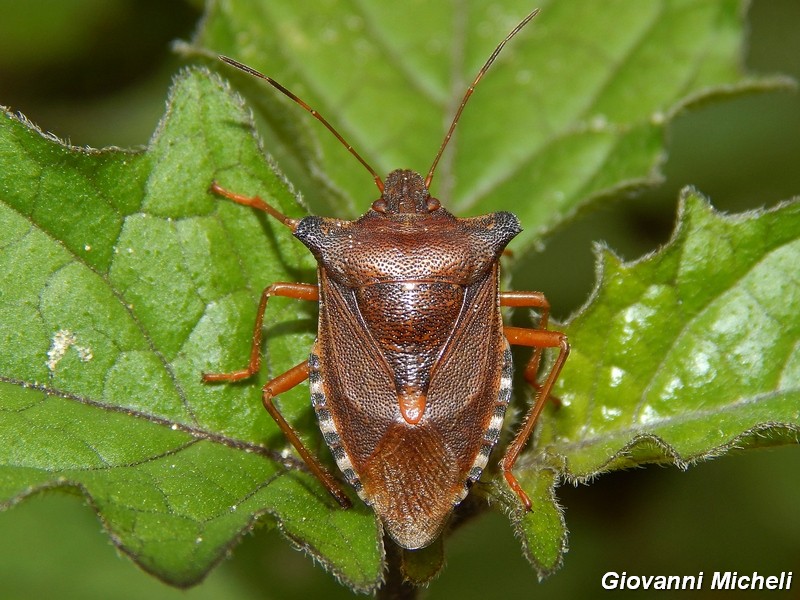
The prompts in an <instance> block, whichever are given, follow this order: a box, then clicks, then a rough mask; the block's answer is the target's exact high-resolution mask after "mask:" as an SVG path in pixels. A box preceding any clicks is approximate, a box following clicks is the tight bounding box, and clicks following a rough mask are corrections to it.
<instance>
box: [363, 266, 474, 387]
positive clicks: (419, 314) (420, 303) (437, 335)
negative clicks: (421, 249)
mask: <svg viewBox="0 0 800 600" xmlns="http://www.w3.org/2000/svg"><path fill="white" fill-rule="evenodd" d="M356 299H357V302H358V305H359V309H360V313H361V315H362V318H363V319H364V321H365V324H366V326H367V329H368V330H369V332H370V334H371V335H372V337H373V339H374V340H375V342H376V343H377V344H378V346H379V348H380V349H381V353H382V354H383V356H384V358H385V359H386V362H387V364H388V365H389V367H390V368H391V369H392V371H393V373H394V379H395V387H396V389H397V393H398V395H402V394H422V395H425V394H427V390H428V385H429V383H430V375H431V368H432V367H433V365H434V363H435V361H436V359H437V357H438V356H439V355H440V354H441V351H442V348H443V347H444V345H445V344H446V343H447V341H448V339H449V337H450V334H451V333H452V331H453V327H454V326H455V323H456V320H457V319H458V316H459V313H460V311H461V306H462V304H463V301H464V289H463V288H462V286H459V285H455V284H450V283H431V282H416V281H401V282H391V283H381V284H376V285H371V286H367V287H364V288H361V289H359V290H356Z"/></svg>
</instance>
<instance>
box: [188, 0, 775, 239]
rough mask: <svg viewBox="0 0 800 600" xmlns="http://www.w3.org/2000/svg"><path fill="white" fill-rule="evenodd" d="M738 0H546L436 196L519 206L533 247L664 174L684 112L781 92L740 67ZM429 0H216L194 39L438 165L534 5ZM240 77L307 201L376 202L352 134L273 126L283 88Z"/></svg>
mask: <svg viewBox="0 0 800 600" xmlns="http://www.w3.org/2000/svg"><path fill="white" fill-rule="evenodd" d="M741 4H742V3H741V2H740V1H739V0H723V1H719V2H707V1H705V0H685V1H670V2H662V1H660V0H659V1H642V2H627V1H615V2H603V3H586V2H557V3H548V4H546V5H543V6H542V7H541V8H542V11H541V13H540V14H539V15H538V16H537V17H536V18H535V19H534V21H533V22H532V23H531V24H529V25H528V27H527V28H526V29H525V30H523V31H522V33H520V34H519V35H518V36H517V37H516V38H515V39H514V40H513V41H512V42H511V43H509V44H508V46H507V47H506V48H505V49H504V51H503V53H502V54H501V55H500V57H499V58H498V60H497V62H496V63H495V65H494V66H493V67H492V69H491V70H490V72H489V73H488V74H487V76H486V77H485V78H484V79H483V80H482V81H481V83H480V85H479V86H478V88H477V91H476V93H475V94H474V95H473V97H472V99H471V100H470V104H469V106H468V108H467V109H466V110H465V112H464V115H463V117H462V119H461V121H460V123H459V126H458V129H457V131H456V135H455V137H454V139H453V140H452V141H451V143H450V147H449V148H448V150H447V153H446V154H445V156H444V158H443V161H442V163H441V164H440V166H439V169H438V172H437V174H436V178H435V180H434V186H433V188H434V189H433V192H434V193H435V194H436V195H438V197H439V198H440V199H441V200H442V201H443V202H444V204H445V206H447V207H448V208H450V209H451V210H452V211H453V212H454V213H456V214H459V215H464V216H466V215H467V214H478V213H485V212H491V211H493V210H497V209H498V207H501V208H506V209H509V208H511V209H513V210H514V211H515V212H516V214H517V215H518V216H519V217H520V220H521V222H522V223H523V225H524V228H525V231H524V232H523V233H522V234H521V235H520V236H519V237H518V238H517V239H516V240H515V241H514V245H513V247H514V249H515V250H516V251H517V252H521V251H523V250H525V249H527V248H529V247H530V246H531V245H532V244H533V243H534V241H535V240H537V239H539V238H541V236H542V234H543V233H544V232H545V231H546V230H549V229H552V228H553V227H555V226H556V225H559V224H561V223H563V222H564V220H565V219H566V218H567V217H569V216H570V215H572V214H574V213H575V211H576V210H577V209H578V208H579V207H581V206H583V205H585V204H586V203H587V202H588V201H589V200H590V199H598V198H600V197H603V196H607V195H609V194H611V193H612V192H619V191H620V190H622V189H630V188H634V187H639V186H642V185H645V184H651V185H652V184H654V183H656V182H657V181H659V180H660V178H661V175H660V172H659V169H658V167H659V165H660V164H661V162H662V161H663V159H664V151H665V144H664V129H665V127H666V126H667V125H668V124H669V121H670V120H671V118H672V117H673V116H674V115H675V114H676V113H677V112H679V111H680V110H682V109H683V108H684V107H686V106H687V105H689V104H692V103H695V102H700V101H702V100H704V99H706V98H709V97H711V96H713V95H720V94H722V93H731V92H733V91H735V90H739V91H742V90H746V89H750V90H753V89H764V88H765V87H769V84H768V83H767V82H766V81H762V82H760V83H759V82H756V81H755V80H748V79H743V78H742V75H741V73H740V54H741V48H742V41H743V32H742V18H743V10H742V5H741ZM418 6H419V7H420V10H418V11H414V10H413V9H412V8H411V7H409V6H408V3H402V4H395V3H360V4H355V5H354V4H352V3H346V2H326V3H325V7H324V8H323V7H320V5H319V4H318V3H314V4H308V3H302V2H270V3H264V2H258V1H255V0H231V1H230V2H224V3H223V2H220V3H215V4H213V5H212V7H211V10H210V12H209V14H208V17H207V19H206V20H205V21H204V22H203V26H202V28H201V29H200V31H199V32H198V34H197V35H196V37H195V39H194V40H193V42H192V43H193V48H194V51H195V52H198V53H205V54H208V55H210V56H213V55H214V54H216V53H223V54H228V55H230V56H233V57H235V58H236V59H237V60H240V61H242V62H245V63H247V64H249V65H251V66H252V67H254V68H257V69H259V70H262V71H263V72H264V73H266V74H268V75H270V76H272V77H274V78H276V79H277V80H278V81H280V82H281V83H283V84H284V85H286V86H288V87H289V88H290V89H292V91H294V92H295V93H297V94H298V95H300V96H301V97H302V98H303V99H305V100H306V101H307V102H308V103H309V104H310V105H311V106H313V107H315V108H316V109H318V110H319V111H320V112H321V113H322V114H324V115H326V116H327V117H328V119H329V120H330V121H332V122H333V124H334V126H335V127H337V128H338V129H339V130H340V132H341V133H342V134H343V135H344V136H345V138H346V139H347V140H348V141H349V142H350V143H351V144H353V145H354V146H355V148H356V149H357V150H358V151H359V152H360V153H361V154H363V155H364V156H365V158H366V159H367V161H368V162H370V163H371V164H372V166H373V167H375V168H376V169H377V171H378V172H379V173H387V172H389V171H390V170H392V169H396V168H401V167H402V168H413V169H415V170H418V171H421V172H426V171H427V169H428V168H429V166H430V164H431V162H432V160H433V156H434V154H435V153H436V151H437V149H438V148H439V145H440V143H441V140H442V138H443V137H444V134H445V131H446V129H447V127H448V125H449V122H450V120H451V119H452V116H453V114H454V112H455V108H456V107H457V106H458V103H459V102H460V101H461V97H462V95H463V94H464V92H465V90H466V88H467V86H468V84H469V82H471V81H472V79H473V78H474V77H475V75H476V74H477V72H478V70H479V68H480V67H481V66H482V65H483V63H484V62H485V61H486V59H487V57H488V56H489V54H490V53H491V51H492V50H493V48H494V47H495V45H496V44H497V43H498V42H499V41H500V40H501V39H503V37H504V36H505V35H506V34H507V33H508V31H510V30H511V28H512V27H513V26H514V25H515V24H516V23H517V22H519V20H520V19H521V18H522V17H523V16H524V15H526V14H527V13H528V12H530V10H531V8H532V5H531V4H530V2H527V1H525V0H514V1H513V2H506V3H504V5H503V7H502V9H501V8H499V7H498V6H496V5H493V4H490V3H472V4H470V5H468V6H464V5H461V4H458V5H456V4H451V3H436V4H435V5H432V4H431V3H425V4H424V8H423V7H422V5H421V4H419V5H418ZM423 15H424V17H423ZM184 49H187V48H186V47H184ZM231 71H232V69H226V70H225V73H226V76H231V77H235V78H236V81H238V82H240V84H241V85H242V86H244V88H245V89H248V90H250V91H251V94H250V97H251V101H252V102H253V103H254V105H256V106H259V107H261V112H262V114H263V116H264V118H265V119H266V120H267V121H269V122H270V124H271V125H272V126H273V131H274V134H275V135H276V139H277V140H280V141H281V142H282V144H283V145H284V146H285V150H284V152H283V153H282V154H281V161H280V164H281V165H282V166H283V168H285V169H287V172H288V173H289V174H290V176H291V179H292V181H294V182H296V183H297V184H298V185H299V186H300V189H302V190H303V191H304V193H305V195H306V196H307V198H308V201H309V202H310V205H311V207H312V212H314V213H315V214H327V215H335V214H337V213H338V214H341V213H342V212H343V211H345V212H349V213H350V215H351V216H352V215H354V214H356V213H361V212H363V211H364V209H365V208H366V207H367V206H368V205H369V202H371V201H372V200H374V198H375V193H376V192H375V189H374V188H372V187H371V185H370V179H369V176H368V174H367V173H366V172H365V171H364V170H363V169H361V168H360V167H359V166H358V165H357V164H356V162H355V161H354V160H353V159H352V157H350V156H348V154H347V152H346V151H345V149H344V148H343V147H342V146H341V144H339V143H338V142H337V141H336V140H335V139H334V138H333V137H332V136H331V135H329V134H328V132H326V131H324V129H323V128H322V127H321V126H320V124H319V123H315V122H312V121H313V120H312V119H310V118H309V117H308V115H306V114H301V113H302V111H301V110H299V109H297V108H296V110H295V113H296V114H295V115H294V116H293V117H290V119H292V121H291V124H287V123H286V122H285V120H283V117H281V119H282V120H281V121H280V122H278V119H277V118H276V117H275V103H276V102H277V101H278V100H279V99H277V98H276V97H275V96H276V92H275V91H274V90H271V89H268V88H267V86H265V85H262V84H261V83H257V82H256V81H255V80H253V78H251V77H249V76H247V77H240V76H238V75H237V74H235V73H232V72H231ZM774 83H775V81H773V82H772V84H773V85H774ZM309 131H310V132H309ZM270 147H271V148H273V149H274V148H275V146H272V145H271V146H270ZM317 147H318V148H319V149H320V150H321V153H318V151H317ZM292 159H293V160H292ZM317 174H320V176H318V177H315V175H317Z"/></svg>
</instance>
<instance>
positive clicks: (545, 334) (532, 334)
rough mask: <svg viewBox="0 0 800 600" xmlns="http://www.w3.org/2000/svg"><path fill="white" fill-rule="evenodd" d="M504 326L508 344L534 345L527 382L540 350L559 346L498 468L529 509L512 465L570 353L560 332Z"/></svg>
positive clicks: (529, 506)
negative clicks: (533, 400)
mask: <svg viewBox="0 0 800 600" xmlns="http://www.w3.org/2000/svg"><path fill="white" fill-rule="evenodd" d="M503 329H504V333H505V336H506V339H508V341H509V343H511V344H515V345H519V346H530V347H533V348H535V351H534V356H533V357H532V358H531V361H530V362H529V363H528V366H527V367H526V369H525V375H526V377H525V378H526V379H527V380H528V381H530V379H529V378H528V374H529V373H531V376H532V377H533V378H534V381H535V376H536V372H537V371H538V369H539V360H540V357H541V352H542V350H543V349H544V348H559V352H558V356H557V357H556V360H555V362H554V363H553V366H552V367H551V368H550V372H549V373H548V374H547V377H546V378H545V380H544V383H543V384H541V386H539V385H538V384H537V385H536V388H537V395H536V400H535V402H534V403H533V406H531V409H530V410H529V411H528V414H527V415H526V416H525V419H524V420H523V421H522V425H521V426H520V429H519V431H518V432H517V435H516V436H514V439H513V440H511V443H510V444H509V445H508V448H507V449H506V453H505V455H504V456H503V458H502V460H501V461H500V470H501V471H502V472H503V476H504V477H505V479H506V481H507V482H508V485H509V487H510V488H511V489H512V490H513V491H514V493H516V494H517V497H518V498H519V499H520V502H522V504H523V506H524V507H525V509H526V510H530V509H531V501H530V498H528V495H527V494H526V493H525V491H524V490H523V489H522V487H521V486H520V485H519V483H518V482H517V479H516V477H514V474H513V473H512V472H511V470H512V469H513V468H514V464H515V463H516V462H517V458H518V457H519V453H520V452H521V451H522V449H523V448H524V447H525V444H526V443H527V442H528V439H530V437H531V434H532V433H533V428H534V427H535V426H536V422H537V421H538V419H539V415H540V414H541V412H542V409H543V408H544V405H545V402H547V400H548V397H549V396H550V390H551V389H552V388H553V384H555V382H556V379H558V375H559V373H560V372H561V368H562V367H563V366H564V362H565V361H566V360H567V356H568V355H569V342H568V341H567V336H566V335H564V334H563V333H561V332H559V331H548V330H545V329H527V328H522V327H509V326H506V327H504V328H503ZM537 353H538V356H537ZM534 360H535V363H534ZM532 363H533V365H532ZM532 367H533V368H532Z"/></svg>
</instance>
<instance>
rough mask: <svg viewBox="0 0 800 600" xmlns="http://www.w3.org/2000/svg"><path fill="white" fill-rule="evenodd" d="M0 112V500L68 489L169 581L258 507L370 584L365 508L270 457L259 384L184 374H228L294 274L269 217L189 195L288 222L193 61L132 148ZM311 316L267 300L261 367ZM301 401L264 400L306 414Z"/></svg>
mask: <svg viewBox="0 0 800 600" xmlns="http://www.w3.org/2000/svg"><path fill="white" fill-rule="evenodd" d="M2 121H3V122H2V128H0V192H2V196H1V197H2V203H1V204H0V227H1V228H2V231H3V234H2V236H1V238H0V239H2V240H3V241H2V252H0V273H2V278H3V281H2V284H0V343H1V344H2V348H3V351H2V352H1V353H0V397H1V398H2V410H0V438H1V439H3V440H5V443H4V444H2V446H1V447H0V465H1V466H0V492H1V493H2V500H1V501H2V502H3V503H5V505H6V506H7V505H10V504H14V503H16V502H18V501H20V500H21V499H22V498H24V497H26V496H28V495H30V494H32V493H35V492H37V491H38V490H41V489H46V488H51V487H55V486H68V487H73V488H77V489H79V490H81V491H82V493H84V494H85V495H86V497H87V498H88V499H89V501H90V502H91V504H92V505H93V506H94V507H95V509H96V510H97V512H98V514H99V516H100V518H101V519H102V521H103V523H104V525H105V527H106V528H107V530H108V531H109V533H110V535H111V537H112V539H113V540H114V542H115V543H116V544H117V545H118V546H119V547H120V548H121V549H122V550H123V551H124V552H126V553H128V554H129V555H131V556H132V557H133V558H134V559H135V560H136V561H137V562H138V563H139V564H140V565H141V566H142V567H143V568H145V569H146V570H148V571H150V572H152V573H154V574H156V575H158V576H159V577H161V578H162V579H164V580H165V581H168V582H170V583H173V584H176V585H190V584H192V583H195V582H197V581H198V580H199V579H201V578H202V577H203V576H204V575H205V574H206V573H207V571H208V569H209V568H210V567H211V566H212V565H213V564H214V563H216V562H218V561H219V560H220V559H221V558H222V557H223V556H224V555H225V554H226V553H227V551H228V550H229V549H230V547H231V546H232V545H233V544H234V543H235V541H236V539H237V538H238V537H240V536H241V535H242V534H243V533H244V532H246V531H248V530H250V529H251V528H252V527H253V524H254V523H255V521H256V520H257V519H259V518H261V516H262V515H269V518H268V519H261V520H262V521H265V522H268V523H275V524H277V526H278V527H279V528H280V530H281V531H282V532H283V533H284V534H285V535H286V536H287V537H289V538H290V539H291V540H293V541H294V542H295V543H296V544H297V545H298V546H299V547H301V548H303V549H304V550H305V551H306V552H308V553H310V554H312V555H313V556H314V557H315V558H317V559H318V560H319V561H320V562H321V563H322V564H323V565H325V566H326V567H327V568H328V569H329V570H331V571H332V572H333V573H334V575H335V576H337V577H338V578H340V579H342V580H343V581H345V582H347V583H348V585H350V586H351V587H353V588H354V589H362V590H368V589H372V588H374V587H375V586H376V585H377V582H378V581H379V580H380V578H381V571H382V546H381V545H380V529H379V527H378V525H377V524H376V522H375V519H374V516H373V515H372V514H371V512H370V511H369V510H368V509H366V508H365V507H364V506H363V505H359V507H358V508H356V509H354V510H351V511H342V510H340V508H339V507H338V504H336V502H335V501H333V500H332V499H331V498H330V497H329V496H328V494H327V492H326V491H325V490H324V488H322V487H321V486H320V485H319V483H318V482H316V480H315V479H314V478H313V477H311V476H310V475H308V474H307V473H306V472H305V470H304V468H302V466H301V463H300V462H299V461H298V460H296V459H293V458H291V457H290V456H289V454H284V449H285V446H286V442H285V440H284V438H283V437H282V435H281V434H280V433H279V431H278V430H277V428H276V426H275V424H274V423H273V422H271V419H269V417H268V416H267V415H266V413H265V412H264V410H263V408H262V407H261V406H260V392H259V382H255V383H254V384H252V385H227V386H226V385H222V386H219V385H218V386H211V385H204V384H202V383H201V381H200V374H201V373H202V372H203V371H209V370H222V369H232V368H236V367H241V366H242V363H243V362H244V361H245V360H246V356H247V355H246V350H245V349H246V348H247V346H248V344H249V339H250V336H251V333H252V329H251V328H252V323H253V320H254V318H255V309H256V304H257V300H258V296H259V292H260V290H261V289H262V288H263V287H265V286H266V285H268V284H269V283H270V282H273V281H277V280H289V281H293V280H295V279H297V278H298V277H304V278H307V277H312V276H313V275H312V273H313V271H311V269H312V268H313V267H312V262H311V260H310V259H309V258H308V256H307V255H306V254H304V253H303V252H301V251H300V249H299V248H298V247H297V246H298V244H296V242H294V241H293V240H291V239H290V238H291V233H290V232H289V231H288V230H287V229H286V228H284V227H283V226H282V225H279V224H276V223H274V222H272V221H271V220H269V219H262V218H259V217H258V216H257V215H254V214H253V212H252V211H250V210H247V209H245V208H243V207H239V206H236V205H234V204H233V203H230V202H223V201H220V200H219V199H217V198H215V197H212V196H211V195H210V194H209V193H208V192H207V189H208V186H209V184H210V183H211V181H213V180H215V179H217V180H220V181H222V182H224V183H225V184H226V185H229V186H231V187H233V188H235V189H240V190H250V191H252V192H253V193H256V192H257V193H259V194H261V195H262V196H263V197H264V198H266V199H268V200H269V202H271V203H272V204H273V205H275V206H278V207H280V209H281V210H284V211H286V212H287V213H289V214H297V213H298V208H297V204H296V201H295V198H294V197H293V195H292V193H291V191H290V189H289V188H288V186H287V184H286V183H285V182H284V181H283V180H282V179H281V178H280V177H279V176H277V175H276V174H275V172H274V171H273V170H272V169H270V168H269V166H268V164H267V162H266V161H265V160H264V155H263V152H262V151H261V149H260V148H259V147H258V144H257V143H256V141H255V138H254V137H253V129H252V123H251V122H250V120H249V117H248V116H247V114H246V112H245V110H244V108H243V106H242V105H241V103H240V101H239V100H236V99H235V98H234V97H233V96H232V94H231V93H230V91H229V90H227V89H226V88H225V86H224V84H223V83H222V82H221V81H220V80H219V79H217V78H216V77H215V76H212V75H210V74H209V73H207V72H198V71H194V72H190V73H185V74H183V75H181V76H180V77H179V78H178V80H177V81H176V83H175V88H174V90H173V92H172V95H171V98H170V101H169V105H168V108H167V114H166V116H165V118H164V121H163V122H162V124H161V126H160V128H159V130H158V131H157V133H156V135H155V136H154V138H153V140H152V142H151V144H150V146H149V148H148V149H147V151H146V152H141V153H128V152H123V151H119V150H108V151H103V152H97V151H88V150H79V149H76V148H70V147H67V146H65V145H63V144H61V143H59V142H58V141H57V140H54V139H52V138H49V137H48V136H45V135H42V134H41V133H39V132H38V131H36V130H34V129H33V128H31V127H30V126H29V125H28V124H27V123H25V122H24V121H21V120H18V119H17V118H15V117H14V116H12V115H10V114H8V113H5V114H4V115H3V118H2ZM273 309H274V310H273ZM312 317H313V310H312V309H310V308H309V307H303V306H302V303H294V305H292V304H291V303H281V302H276V303H274V306H272V305H271V307H270V312H269V315H268V319H269V321H270V322H269V325H268V328H269V330H270V336H269V337H270V341H269V343H268V344H267V348H266V362H267V363H268V364H269V365H270V368H271V371H272V372H273V373H279V372H282V371H283V370H285V369H288V368H289V367H290V366H292V365H294V364H297V363H298V362H300V361H302V360H303V359H304V357H305V356H306V353H307V351H308V348H309V347H310V345H311V342H312V340H313V334H312V333H311V331H310V330H311V327H312V326H311V319H312ZM281 323H286V324H287V325H286V326H285V327H284V326H281ZM306 325H307V326H306ZM298 327H300V329H301V330H302V331H301V332H300V333H298V331H297V329H298ZM265 378H266V373H264V374H262V375H261V376H260V380H261V383H263V380H264V379H265ZM306 394H307V390H303V389H299V390H297V391H296V393H292V394H287V395H285V396H284V397H282V399H281V403H282V406H283V408H284V411H285V412H286V414H287V415H289V418H290V419H292V420H293V421H295V422H296V421H297V420H300V419H302V420H304V421H305V422H306V423H308V424H310V422H311V421H310V420H311V418H312V415H311V414H310V407H309V406H308V402H307V396H306ZM307 429H309V430H310V431H313V429H312V428H311V427H307ZM308 441H309V443H311V444H316V446H318V445H319V443H320V440H319V436H318V435H316V434H313V433H312V434H311V435H310V436H309V437H308ZM316 446H315V447H316Z"/></svg>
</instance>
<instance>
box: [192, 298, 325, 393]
mask: <svg viewBox="0 0 800 600" xmlns="http://www.w3.org/2000/svg"><path fill="white" fill-rule="evenodd" d="M270 296H284V297H286V298H295V299H297V300H310V301H313V302H316V301H318V300H319V290H318V289H317V286H316V285H311V284H309V283H273V284H272V285H271V286H269V287H268V288H266V289H265V290H264V291H263V292H261V301H260V302H259V303H258V312H257V313H256V325H255V328H254V329H253V344H252V346H251V347H250V362H249V363H248V365H247V366H246V367H245V368H244V369H239V370H238V371H233V372H231V373H203V381H205V382H206V383H209V382H214V381H239V380H240V379H247V378H248V377H252V376H253V375H255V374H256V373H258V370H259V369H260V368H261V329H262V326H263V324H264V311H265V310H266V309H267V300H269V298H270Z"/></svg>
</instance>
